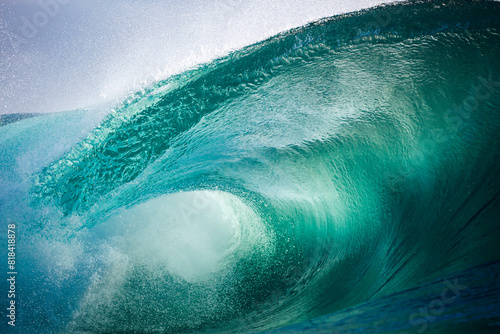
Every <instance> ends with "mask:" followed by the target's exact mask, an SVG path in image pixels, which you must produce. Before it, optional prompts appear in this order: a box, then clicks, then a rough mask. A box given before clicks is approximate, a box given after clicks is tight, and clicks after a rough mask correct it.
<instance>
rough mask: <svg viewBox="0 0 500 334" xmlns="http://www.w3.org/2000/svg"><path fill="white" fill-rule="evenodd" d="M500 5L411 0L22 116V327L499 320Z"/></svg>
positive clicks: (13, 151)
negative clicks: (108, 101) (126, 89)
mask: <svg viewBox="0 0 500 334" xmlns="http://www.w3.org/2000/svg"><path fill="white" fill-rule="evenodd" d="M499 18H500V4H499V3H498V2H494V1H458V0H457V1H412V2H404V3H396V4H390V5H385V6H380V7H376V8H371V9H367V10H362V11H358V12H353V13H348V14H343V15H338V16H334V17H330V18H325V19H321V20H318V21H315V22H313V23H310V24H308V25H305V26H302V27H299V28H295V29H292V30H289V31H286V32H283V33H280V34H278V35H276V36H273V37H271V38H268V39H266V40H264V41H262V42H258V43H256V44H253V45H250V46H247V47H244V48H242V49H241V50H238V51H235V52H232V53H230V54H228V55H227V56H224V57H221V58H218V59H216V60H214V61H211V62H208V63H205V64H202V65H199V66H197V67H195V68H192V69H189V70H187V71H185V72H182V73H180V74H177V75H173V76H170V77H168V78H167V79H165V80H161V81H159V82H156V83H154V84H151V85H149V86H148V87H146V88H144V89H141V90H140V91H138V92H135V93H133V94H129V95H127V96H124V97H123V98H122V100H121V102H120V104H119V105H113V106H109V105H105V106H102V107H96V108H87V109H78V110H73V111H68V112H61V113H51V114H44V115H38V116H36V117H31V116H33V115H24V116H23V115H18V117H17V119H16V117H12V116H10V117H3V118H2V124H3V125H2V126H0V148H1V152H2V154H1V155H0V184H1V188H0V223H1V225H2V230H7V226H8V225H9V224H15V225H16V242H17V244H16V247H17V249H18V255H17V262H18V269H17V270H18V276H17V282H16V287H17V289H18V290H17V291H18V296H19V297H18V299H17V302H18V304H19V308H18V309H17V319H18V320H17V324H16V328H15V329H12V328H10V327H7V326H8V324H7V322H6V321H4V322H3V323H2V324H1V325H0V326H2V327H1V328H2V332H7V331H12V333H201V332H203V333H260V332H264V331H266V332H269V333H289V332H294V333H309V332H312V333H316V332H322V333H355V332H360V331H362V332H367V333H414V332H417V333H422V332H424V331H426V332H439V333H442V332H447V331H449V332H453V333H460V332H464V333H471V332H473V333H476V332H481V331H484V332H496V331H498V327H499V326H500V311H499V310H500V295H499V291H500V290H499V287H500V284H499V276H498V273H499V269H500V263H499V260H500V244H499V243H498V240H499V239H500V225H499V217H500V203H499V201H500V196H499V195H500V173H499V172H500V166H499V161H500V160H499V154H500V150H499V149H500V61H499V60H500V58H499V55H500V19H499ZM28 116H30V117H28ZM2 235H5V242H4V243H3V244H5V245H7V241H6V240H7V235H6V233H4V234H2ZM2 259H7V247H3V248H2ZM2 261H3V260H2ZM5 273H7V269H6V270H5ZM7 283H8V282H6V281H4V283H2V284H5V288H4V286H3V285H2V291H4V290H5V291H8V286H7ZM0 300H2V305H8V302H9V301H8V300H7V295H6V294H5V295H2V297H1V299H0ZM0 314H1V315H2V319H6V315H7V310H6V308H4V307H3V306H2V308H1V311H0ZM286 326H289V327H286Z"/></svg>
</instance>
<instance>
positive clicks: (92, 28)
mask: <svg viewBox="0 0 500 334" xmlns="http://www.w3.org/2000/svg"><path fill="white" fill-rule="evenodd" d="M384 2H388V1H382V0H359V1H352V0H321V1H319V0H309V1H301V0H211V1H208V0H186V1H182V2H180V1H173V0H171V1H165V0H144V1H139V0H114V1H100V0H85V1H78V0H21V1H13V0H3V1H2V2H1V3H0V114H10V113H44V112H57V111H63V110H72V109H77V108H82V107H90V106H92V105H97V104H102V103H106V102H109V101H113V100H117V99H120V98H123V96H124V95H125V94H126V93H127V92H132V91H136V90H138V89H140V87H141V86H142V85H145V84H147V83H151V82H154V81H157V80H159V79H163V78H165V77H167V76H169V75H172V74H175V73H179V72H181V71H183V70H185V69H187V68H189V67H192V66H194V65H196V64H199V63H203V62H207V61H210V60H211V59H214V58H216V57H218V56H221V55H224V54H226V53H228V52H229V51H231V50H235V49H239V48H241V47H243V46H245V45H249V44H251V43H254V42H258V41H260V40H263V39H265V38H267V37H270V36H272V35H274V34H276V33H279V32H281V31H284V30H287V29H290V28H293V27H297V26H301V25H304V24H306V23H307V22H310V21H314V20H316V19H319V18H323V17H328V16H332V15H335V14H339V13H345V12H351V11H355V10H359V9H362V8H367V7H371V6H375V5H377V4H380V3H384Z"/></svg>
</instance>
